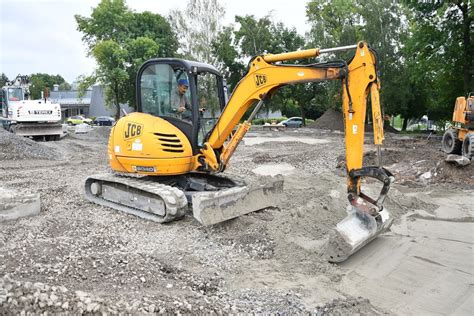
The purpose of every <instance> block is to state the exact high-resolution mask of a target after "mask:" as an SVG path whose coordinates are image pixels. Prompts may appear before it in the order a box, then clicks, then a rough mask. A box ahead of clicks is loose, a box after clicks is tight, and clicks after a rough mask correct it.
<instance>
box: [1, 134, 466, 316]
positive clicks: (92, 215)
mask: <svg viewBox="0 0 474 316" xmlns="http://www.w3.org/2000/svg"><path fill="white" fill-rule="evenodd" d="M108 131H109V129H108V128H97V129H94V130H93V131H92V132H91V133H89V134H87V135H70V136H68V137H66V138H64V139H62V140H61V141H58V142H41V143H35V142H32V141H30V140H28V139H22V138H17V137H15V136H13V135H11V134H7V133H4V132H3V131H1V130H0V162H1V164H0V170H1V174H2V180H3V181H2V186H3V187H5V188H7V189H15V190H19V191H22V192H31V193H39V194H40V195H41V199H42V207H41V214H40V215H39V216H35V217H30V218H22V219H19V220H16V221H11V222H6V223H2V224H0V225H1V229H0V314H17V313H20V312H31V313H34V314H40V313H46V312H47V313H62V312H70V313H86V312H90V313H94V312H104V313H123V312H132V313H154V312H160V313H170V312H172V313H196V312H200V313H205V314H208V313H217V314H221V313H226V314H227V313H251V312H253V313H272V314H300V313H308V314H314V315H345V314H357V313H359V314H364V315H365V314H369V315H372V314H376V315H377V314H385V313H387V311H385V310H383V309H381V308H379V307H377V306H373V305H372V304H371V303H370V301H369V300H368V299H367V298H364V293H360V296H359V297H353V296H351V295H349V294H347V293H346V292H345V291H344V289H343V288H341V287H340V281H341V278H342V276H343V274H344V271H343V270H342V269H341V268H340V267H339V266H338V265H335V264H330V263H327V262H326V261H325V260H324V257H323V254H324V250H325V248H324V246H325V244H326V242H327V236H328V233H329V232H330V230H331V229H332V227H334V225H335V224H336V223H337V222H338V221H339V220H341V219H342V218H343V217H344V216H345V215H346V212H345V206H346V198H345V178H344V170H343V167H342V166H343V163H341V162H342V161H343V156H342V157H341V154H342V153H343V151H344V146H343V136H342V134H341V133H338V132H328V131H323V130H317V129H297V130H291V129H289V130H287V131H282V132H267V131H252V132H251V133H249V135H248V136H247V138H248V139H250V138H258V137H265V138H267V137H268V138H273V139H275V141H267V142H263V143H261V144H258V145H248V144H245V143H244V144H242V145H241V146H240V147H239V149H238V150H237V152H236V153H235V155H234V157H233V159H232V161H231V166H230V167H229V169H228V171H226V173H228V174H230V175H235V176H237V175H238V176H239V177H243V178H246V179H248V180H249V181H251V180H252V179H253V178H255V174H254V173H253V172H252V170H254V169H255V168H257V167H259V166H270V167H272V166H273V167H274V168H278V166H279V165H282V164H289V165H291V166H293V167H294V170H293V171H292V172H291V173H289V174H287V175H285V189H284V197H285V198H284V200H283V202H282V204H281V205H280V206H279V207H278V208H273V209H267V210H263V211H260V212H255V213H252V214H249V215H246V216H242V217H240V218H238V219H235V220H231V221H228V222H225V223H222V224H218V225H214V226H211V227H202V226H200V225H199V224H198V223H197V222H196V221H195V220H193V218H192V216H191V215H187V216H186V217H185V218H184V219H183V220H180V221H177V222H173V223H169V224H165V225H159V224H156V223H152V222H147V221H144V220H142V219H139V218H136V217H134V216H131V215H126V214H123V213H120V212H117V211H114V210H111V209H109V208H106V207H102V206H98V205H95V204H92V203H90V202H89V201H87V200H86V199H85V198H84V196H83V183H84V180H85V178H86V177H87V176H88V175H91V174H95V173H102V172H105V171H107V169H108V166H107V160H106V149H107V148H106V147H107V138H108ZM283 136H285V137H296V138H298V139H301V140H304V139H322V140H326V141H327V142H326V143H320V144H316V145H308V144H307V143H305V142H300V141H291V142H288V141H278V140H279V138H281V137H283ZM244 142H245V140H244ZM385 154H386V155H385V156H386V158H385V162H386V165H388V166H389V168H390V170H392V171H394V173H395V175H396V176H397V182H396V184H395V185H394V188H393V189H392V190H391V192H390V195H389V198H388V199H387V201H386V205H387V207H389V209H390V210H391V211H392V215H393V216H394V217H395V218H396V219H398V218H399V217H400V216H401V215H402V214H405V213H406V212H408V211H409V210H411V209H414V208H416V209H430V208H432V207H433V206H432V205H430V204H429V203H427V202H423V201H421V200H419V199H417V198H416V197H415V196H413V195H410V196H407V195H404V194H402V193H401V191H403V190H402V189H404V190H406V188H410V189H411V190H414V191H416V190H420V191H422V190H424V189H426V188H427V187H428V186H429V187H430V188H438V189H440V190H445V188H447V189H449V190H453V189H456V188H461V187H462V188H468V189H469V188H471V189H472V188H474V182H473V177H472V174H473V172H471V171H472V166H469V168H471V169H469V170H470V171H469V172H464V171H462V170H460V169H458V168H456V167H453V166H451V165H447V164H446V163H444V162H443V161H442V154H441V153H440V152H439V142H435V141H432V140H426V139H418V138H409V139H400V137H399V136H396V135H390V134H389V135H387V149H386V150H385ZM366 160H367V161H369V162H370V161H373V160H374V150H373V148H372V147H371V146H369V145H368V146H367V155H366ZM428 173H429V174H428ZM367 185H368V186H369V187H370V186H371V183H367ZM399 189H400V190H399Z"/></svg>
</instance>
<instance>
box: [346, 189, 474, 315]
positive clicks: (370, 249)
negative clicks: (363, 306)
mask: <svg viewBox="0 0 474 316" xmlns="http://www.w3.org/2000/svg"><path fill="white" fill-rule="evenodd" d="M470 193H471V194H472V192H470ZM471 194H467V195H466V193H464V192H463V193H460V194H458V195H457V196H453V197H452V198H450V199H447V198H445V197H431V201H432V202H434V203H436V204H438V205H440V207H439V208H438V209H436V210H434V211H435V212H434V215H433V214H429V213H427V212H423V211H421V212H420V211H414V212H413V213H410V214H406V215H405V216H404V217H403V218H402V221H401V222H400V223H398V224H397V225H394V226H393V227H392V233H389V234H386V235H383V236H381V237H379V238H377V239H376V240H374V241H373V242H372V243H371V244H369V245H367V246H366V247H365V248H364V249H362V250H361V251H360V252H358V253H357V254H355V255H354V256H352V257H351V258H350V259H349V260H348V261H346V262H344V263H342V264H341V265H340V266H341V267H342V268H343V269H344V270H345V271H346V274H345V276H344V278H343V282H342V286H343V288H344V290H345V291H346V292H347V293H350V294H352V295H363V296H364V297H367V298H368V299H370V301H371V302H372V303H373V304H374V305H376V306H379V307H382V308H384V309H386V310H387V311H389V312H390V313H394V314H398V315H428V314H429V315H435V314H436V315H439V314H441V315H471V314H472V311H473V310H474V300H473V299H472V298H473V296H474V291H473V287H472V275H473V274H474V251H473V248H472V245H473V244H474V234H473V232H474V222H473V220H472V219H473V215H474V210H473V209H470V210H463V212H449V209H453V208H454V207H455V206H454V207H453V204H452V203H453V201H456V200H458V199H466V198H469V196H470V195H471Z"/></svg>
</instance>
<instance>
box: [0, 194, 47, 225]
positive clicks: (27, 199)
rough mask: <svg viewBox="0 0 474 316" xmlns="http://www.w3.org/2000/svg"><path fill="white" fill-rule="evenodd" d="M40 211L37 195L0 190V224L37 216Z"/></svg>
mask: <svg viewBox="0 0 474 316" xmlns="http://www.w3.org/2000/svg"><path fill="white" fill-rule="evenodd" d="M40 210H41V201H40V195H39V194H25V193H21V192H15V191H12V190H7V189H3V188H0V223H1V222H4V221H9V220H15V219H17V218H20V217H25V216H33V215H38V214H39V212H40Z"/></svg>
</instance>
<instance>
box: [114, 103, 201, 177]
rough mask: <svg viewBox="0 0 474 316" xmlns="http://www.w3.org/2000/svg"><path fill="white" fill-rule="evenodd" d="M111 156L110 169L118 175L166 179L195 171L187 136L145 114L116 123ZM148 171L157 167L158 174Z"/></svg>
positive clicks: (127, 117) (137, 114) (125, 118)
mask: <svg viewBox="0 0 474 316" xmlns="http://www.w3.org/2000/svg"><path fill="white" fill-rule="evenodd" d="M108 152H109V163H110V166H111V168H112V169H113V170H116V171H122V172H124V171H126V172H133V173H143V174H155V175H165V174H173V173H174V174H180V173H186V172H189V171H192V170H193V169H194V167H195V158H194V157H193V154H192V147H191V144H190V142H189V140H188V138H187V137H186V135H185V134H184V133H183V132H181V131H180V130H179V129H178V128H176V127H175V126H174V125H173V124H171V123H169V122H168V121H166V120H164V119H162V118H159V117H156V116H153V115H150V114H145V113H138V112H137V113H131V114H129V115H127V116H125V117H123V118H121V119H120V120H119V121H117V123H116V125H115V126H114V128H113V129H112V131H111V135H110V139H109V148H108ZM134 166H139V167H144V168H139V170H137V169H136V168H134ZM145 167H155V171H154V172H150V171H145V170H146V169H147V168H145Z"/></svg>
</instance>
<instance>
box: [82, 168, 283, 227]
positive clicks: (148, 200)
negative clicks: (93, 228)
mask: <svg viewBox="0 0 474 316" xmlns="http://www.w3.org/2000/svg"><path fill="white" fill-rule="evenodd" d="M260 183H261V184H259V185H253V186H247V185H245V184H244V183H243V182H240V181H234V180H231V179H229V178H225V177H218V176H213V175H208V174H200V173H191V174H187V175H182V176H173V177H157V176H133V175H129V174H113V173H110V174H100V175H94V176H90V177H88V178H87V180H86V183H85V192H86V197H87V199H89V200H90V201H92V202H94V203H97V204H100V205H104V206H108V207H111V208H114V209H116V210H119V211H123V212H126V213H129V214H133V215H136V216H139V217H141V218H144V219H147V220H152V221H156V222H159V223H164V222H170V221H173V220H176V219H179V218H181V217H183V216H184V215H185V214H186V213H187V212H188V210H189V209H191V210H192V212H193V216H194V218H196V219H197V220H198V221H199V222H200V223H201V224H203V225H205V226H207V225H212V224H216V223H220V222H223V221H226V220H229V219H231V218H235V217H238V216H241V215H244V214H247V213H250V212H254V211H257V210H260V209H264V208H267V207H276V206H278V201H279V195H280V193H281V192H282V191H283V178H282V177H281V176H279V177H267V178H264V179H263V181H261V182H260Z"/></svg>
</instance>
